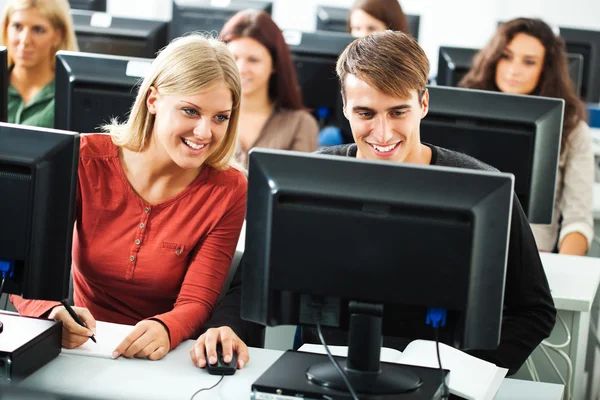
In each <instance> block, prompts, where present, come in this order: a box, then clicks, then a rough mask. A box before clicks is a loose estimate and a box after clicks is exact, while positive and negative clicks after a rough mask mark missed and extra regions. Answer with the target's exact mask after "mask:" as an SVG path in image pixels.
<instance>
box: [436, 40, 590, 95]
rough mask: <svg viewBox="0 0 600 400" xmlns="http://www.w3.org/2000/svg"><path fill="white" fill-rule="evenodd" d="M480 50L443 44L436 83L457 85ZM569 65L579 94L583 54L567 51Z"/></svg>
mask: <svg viewBox="0 0 600 400" xmlns="http://www.w3.org/2000/svg"><path fill="white" fill-rule="evenodd" d="M478 51H479V50H478V49H471V48H464V47H449V46H441V47H440V50H439V55H438V71H437V78H436V84H437V85H439V86H454V87H457V86H458V83H459V82H460V81H461V79H462V78H464V76H465V75H466V74H467V73H468V72H469V70H470V69H471V66H472V64H473V57H475V55H476V54H477V52H478ZM567 67H568V72H569V76H570V77H571V79H572V80H573V85H574V87H575V92H576V93H577V95H578V96H579V95H580V93H581V86H582V82H583V56H581V55H580V54H574V53H567Z"/></svg>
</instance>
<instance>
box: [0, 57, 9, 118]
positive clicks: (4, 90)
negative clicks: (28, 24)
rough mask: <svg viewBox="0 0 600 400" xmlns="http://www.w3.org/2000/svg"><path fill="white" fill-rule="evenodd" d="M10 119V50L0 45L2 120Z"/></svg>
mask: <svg viewBox="0 0 600 400" xmlns="http://www.w3.org/2000/svg"><path fill="white" fill-rule="evenodd" d="M6 121H8V52H7V51H6V47H4V46H0V122H6Z"/></svg>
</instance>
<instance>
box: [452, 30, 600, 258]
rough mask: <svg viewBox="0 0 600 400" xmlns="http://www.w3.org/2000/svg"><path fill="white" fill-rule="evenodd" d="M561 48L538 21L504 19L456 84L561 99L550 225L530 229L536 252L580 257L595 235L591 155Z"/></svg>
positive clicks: (586, 128)
mask: <svg viewBox="0 0 600 400" xmlns="http://www.w3.org/2000/svg"><path fill="white" fill-rule="evenodd" d="M564 48H565V47H564V41H563V40H562V39H561V38H560V37H559V36H556V35H555V34H554V32H553V31H552V29H551V28H550V27H549V26H548V25H547V24H546V23H544V22H543V21H541V20H539V19H529V18H517V19H514V20H511V21H508V22H506V23H504V24H502V25H501V26H500V27H499V28H498V30H497V32H496V34H495V35H494V36H493V37H492V39H491V40H490V42H489V43H488V44H487V46H486V47H484V48H483V49H482V50H481V51H480V52H479V53H478V54H477V55H476V56H475V58H474V60H473V67H472V68H471V70H470V71H469V73H468V74H467V75H466V76H465V77H464V78H463V80H462V81H461V82H460V83H459V86H462V87H465V88H471V89H484V90H495V91H501V92H505V93H513V94H530V95H537V96H545V97H555V98H561V99H564V100H565V113H564V119H563V135H562V140H561V148H560V156H559V164H558V173H557V177H556V194H555V204H554V216H553V218H552V223H551V224H549V225H537V224H532V226H531V227H532V230H533V233H534V235H535V239H536V242H537V245H538V248H539V250H540V251H558V252H559V253H561V254H573V255H584V254H586V253H587V251H588V250H589V248H590V244H591V242H592V238H593V235H594V222H593V212H592V191H593V183H594V154H593V152H592V143H591V135H590V130H589V126H588V125H587V124H586V122H585V118H586V116H585V107H584V104H583V102H582V101H581V100H580V99H579V98H577V95H576V93H575V89H574V85H573V82H572V80H571V79H570V77H569V74H568V71H567V57H566V53H565V50H564ZM507 156H508V155H507Z"/></svg>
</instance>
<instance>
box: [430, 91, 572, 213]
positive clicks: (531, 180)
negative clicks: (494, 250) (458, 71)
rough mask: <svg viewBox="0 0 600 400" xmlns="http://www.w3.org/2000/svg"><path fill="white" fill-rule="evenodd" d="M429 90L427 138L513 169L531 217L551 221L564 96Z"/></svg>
mask: <svg viewBox="0 0 600 400" xmlns="http://www.w3.org/2000/svg"><path fill="white" fill-rule="evenodd" d="M428 89H429V112H428V113H427V116H426V117H425V118H424V119H423V120H422V121H421V141H423V142H426V143H431V144H434V145H438V146H441V147H445V148H448V149H452V150H456V151H459V152H461V153H465V154H468V155H470V156H472V157H475V158H477V159H479V160H481V161H483V162H485V163H487V164H489V165H492V166H494V167H496V168H498V169H499V170H500V171H503V172H510V173H512V174H513V175H514V176H515V192H516V193H517V196H518V197H519V200H520V202H521V204H522V206H523V209H524V211H525V213H526V215H527V218H528V219H529V222H531V223H536V224H549V223H550V222H551V221H552V212H553V208H554V188H555V183H556V170H557V165H558V154H559V150H560V139H561V132H562V123H563V109H564V100H562V99H552V98H546V97H538V96H528V95H511V94H505V93H499V92H490V91H483V90H470V89H459V88H452V87H444V86H431V87H429V88H428Z"/></svg>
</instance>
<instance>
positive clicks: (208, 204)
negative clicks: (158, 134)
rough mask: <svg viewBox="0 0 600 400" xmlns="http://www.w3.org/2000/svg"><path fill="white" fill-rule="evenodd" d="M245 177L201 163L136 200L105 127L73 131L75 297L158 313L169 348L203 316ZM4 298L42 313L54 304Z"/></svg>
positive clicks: (231, 235) (240, 214)
mask: <svg viewBox="0 0 600 400" xmlns="http://www.w3.org/2000/svg"><path fill="white" fill-rule="evenodd" d="M246 191H247V180H246V178H245V176H244V175H243V174H242V173H241V172H240V171H237V170H235V169H228V170H226V171H217V170H215V169H213V168H210V167H207V166H205V167H204V168H202V171H201V172H200V174H199V175H198V177H197V178H196V179H195V180H194V181H193V182H192V183H191V184H190V185H189V186H188V187H186V188H185V189H184V190H183V191H182V192H181V193H179V194H178V195H177V196H175V197H173V198H171V199H169V200H167V201H164V202H162V203H160V204H156V205H151V204H148V203H146V202H144V200H142V199H141V198H140V197H139V196H138V195H137V194H136V193H135V192H134V191H133V189H132V188H131V186H130V185H129V182H128V181H127V179H126V177H125V174H124V172H123V168H122V166H121V162H120V160H119V157H118V153H117V147H116V146H115V145H114V144H113V143H112V141H111V139H110V137H109V136H108V135H87V136H82V137H81V148H80V158H79V189H78V199H77V200H78V211H77V222H76V224H75V230H74V234H73V264H72V274H73V286H74V300H75V305H76V306H79V307H86V308H88V309H89V310H90V312H91V313H92V315H93V316H94V318H96V319H97V320H99V321H108V322H115V323H121V324H130V325H134V324H136V323H137V322H139V321H140V320H143V319H147V318H153V319H158V320H160V321H161V322H162V323H163V324H164V325H165V326H166V327H167V329H168V331H169V336H170V340H171V348H172V349H173V348H175V347H176V346H177V345H178V344H179V343H180V342H181V341H182V340H186V339H189V338H192V336H193V335H194V334H195V333H196V332H197V331H198V330H199V329H200V328H201V327H202V325H203V324H204V323H205V322H206V321H207V320H208V318H209V317H210V315H211V314H212V311H213V308H214V306H215V304H216V302H217V299H218V297H219V294H220V292H221V289H222V287H223V284H224V282H225V279H226V277H227V274H228V271H229V265H230V263H231V259H232V257H233V254H234V252H235V247H236V243H237V241H238V237H239V234H240V229H241V228H242V223H243V221H244V216H245V212H246ZM11 300H12V302H13V304H14V305H15V307H16V308H17V309H18V310H19V312H20V313H21V314H23V315H29V316H41V315H43V314H45V313H46V312H48V310H50V309H51V308H52V307H54V306H55V305H56V304H58V303H55V302H49V301H39V300H24V299H22V298H20V297H18V296H12V297H11Z"/></svg>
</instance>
